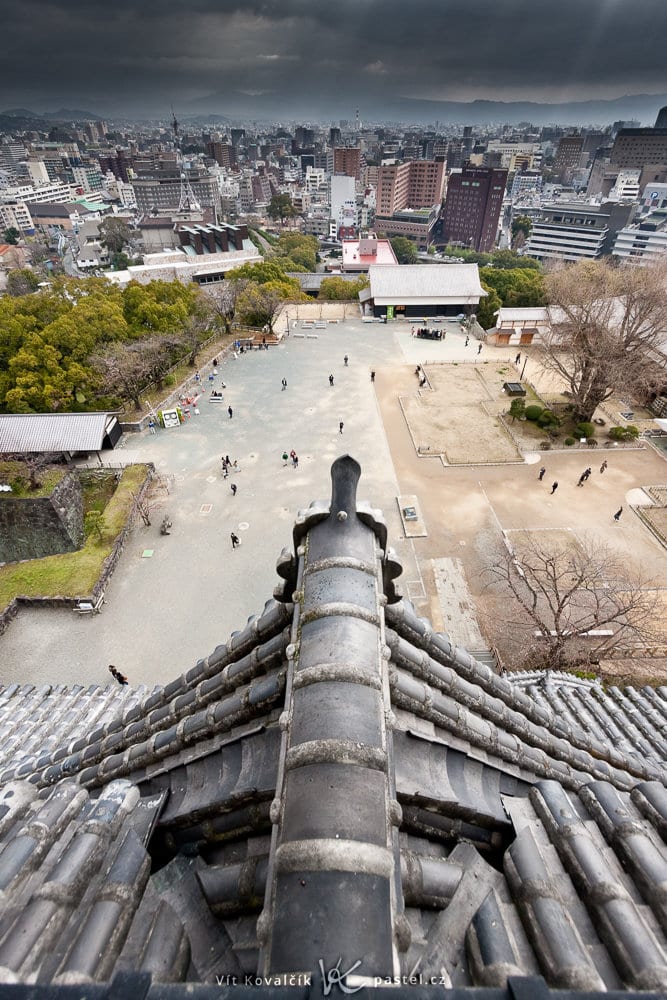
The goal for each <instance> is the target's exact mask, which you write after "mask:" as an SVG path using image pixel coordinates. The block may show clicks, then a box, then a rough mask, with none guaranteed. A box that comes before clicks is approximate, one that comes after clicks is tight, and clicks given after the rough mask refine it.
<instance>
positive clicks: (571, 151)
mask: <svg viewBox="0 0 667 1000" xmlns="http://www.w3.org/2000/svg"><path fill="white" fill-rule="evenodd" d="M583 152H584V137H583V135H564V136H563V137H562V139H559V140H558V146H557V148H556V155H555V157H554V166H553V177H554V180H557V181H561V182H567V181H568V180H569V179H570V177H571V176H572V173H573V172H574V171H575V170H576V169H577V168H578V167H579V165H580V163H581V159H582V156H583Z"/></svg>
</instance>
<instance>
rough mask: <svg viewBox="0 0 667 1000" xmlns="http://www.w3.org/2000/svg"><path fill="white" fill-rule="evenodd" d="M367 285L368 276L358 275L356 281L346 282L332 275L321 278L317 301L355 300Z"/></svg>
mask: <svg viewBox="0 0 667 1000" xmlns="http://www.w3.org/2000/svg"><path fill="white" fill-rule="evenodd" d="M367 284H368V276H367V275H365V274H362V275H360V277H358V278H357V280H356V281H346V280H345V279H344V278H341V277H338V276H336V275H333V276H332V277H331V278H323V279H322V284H321V285H320V291H319V294H318V296H317V297H318V299H325V300H326V301H329V302H350V301H352V300H353V299H356V298H357V297H358V295H359V292H360V291H361V289H362V288H365V287H366V285H367Z"/></svg>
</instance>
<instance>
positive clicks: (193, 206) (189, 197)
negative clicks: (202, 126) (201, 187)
mask: <svg viewBox="0 0 667 1000" xmlns="http://www.w3.org/2000/svg"><path fill="white" fill-rule="evenodd" d="M171 128H172V131H173V133H174V148H175V150H176V162H177V164H178V170H179V173H180V175H181V197H180V200H179V203H178V211H179V212H201V205H200V204H199V202H198V201H197V199H196V197H195V193H194V191H193V190H192V185H191V184H190V179H189V178H188V175H187V171H186V169H185V162H184V160H183V152H182V150H181V140H180V136H179V134H178V120H177V118H176V113H175V111H174V106H173V104H172V106H171Z"/></svg>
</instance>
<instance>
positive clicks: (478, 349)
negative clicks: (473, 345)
mask: <svg viewBox="0 0 667 1000" xmlns="http://www.w3.org/2000/svg"><path fill="white" fill-rule="evenodd" d="M483 347H484V344H480V345H479V347H478V348H477V353H478V354H481V353H482V348H483Z"/></svg>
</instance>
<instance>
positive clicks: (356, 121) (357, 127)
mask: <svg viewBox="0 0 667 1000" xmlns="http://www.w3.org/2000/svg"><path fill="white" fill-rule="evenodd" d="M354 130H355V132H360V131H361V120H360V118H359V108H357V113H356V115H355V116H354Z"/></svg>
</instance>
